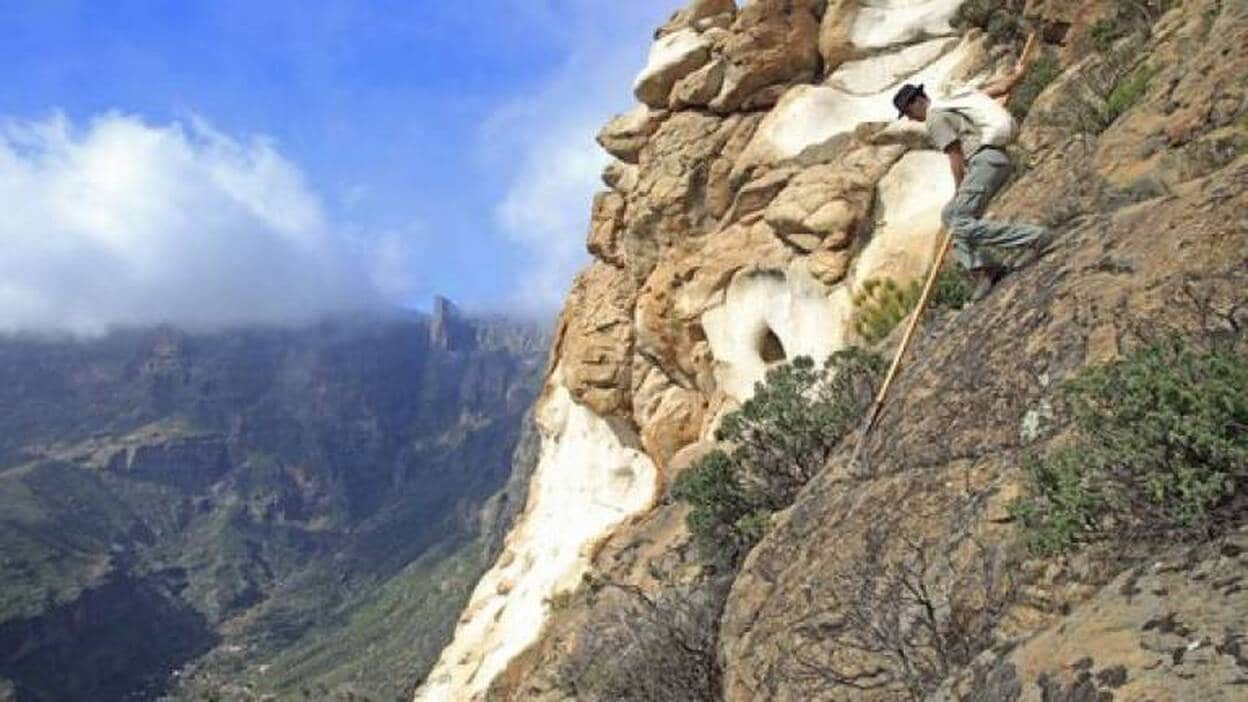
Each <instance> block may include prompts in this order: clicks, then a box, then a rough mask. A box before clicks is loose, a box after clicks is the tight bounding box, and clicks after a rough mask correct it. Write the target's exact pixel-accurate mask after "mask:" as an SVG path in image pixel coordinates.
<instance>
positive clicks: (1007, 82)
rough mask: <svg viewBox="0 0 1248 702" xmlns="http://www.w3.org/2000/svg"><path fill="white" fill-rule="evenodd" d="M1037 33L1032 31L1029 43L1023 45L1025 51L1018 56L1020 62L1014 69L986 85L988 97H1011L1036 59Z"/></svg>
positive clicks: (985, 89)
mask: <svg viewBox="0 0 1248 702" xmlns="http://www.w3.org/2000/svg"><path fill="white" fill-rule="evenodd" d="M1035 49H1036V34H1035V32H1032V34H1031V36H1029V37H1027V43H1026V44H1025V45H1023V53H1022V54H1021V55H1020V56H1019V57H1018V62H1017V63H1015V64H1014V70H1012V71H1010V72H1009V73H1008V74H1006V75H1004V76H1002V77H1001V78H998V79H997V80H994V81H992V82H990V83H988V84H986V85H984V92H985V93H987V94H988V97H992V98H1005V97H1009V95H1010V92H1011V91H1012V90H1014V87H1015V86H1016V85H1018V82H1019V81H1021V80H1022V79H1023V76H1025V75H1027V70H1028V69H1030V68H1031V64H1033V63H1035V61H1036V51H1035Z"/></svg>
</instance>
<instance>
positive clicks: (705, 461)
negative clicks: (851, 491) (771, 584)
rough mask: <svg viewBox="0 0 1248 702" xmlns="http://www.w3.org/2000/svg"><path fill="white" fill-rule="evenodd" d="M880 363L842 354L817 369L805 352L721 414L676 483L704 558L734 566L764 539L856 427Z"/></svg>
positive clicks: (877, 359)
mask: <svg viewBox="0 0 1248 702" xmlns="http://www.w3.org/2000/svg"><path fill="white" fill-rule="evenodd" d="M883 369H884V360H883V359H882V358H880V357H879V356H877V355H875V354H870V353H866V352H863V351H860V350H858V349H848V350H844V351H839V352H837V353H835V354H833V355H832V356H831V357H829V358H828V360H827V362H826V363H825V364H824V365H823V367H822V368H818V367H816V366H815V363H814V361H813V360H811V359H810V358H808V357H799V358H796V359H794V360H793V362H792V363H790V364H786V365H783V366H780V367H777V368H775V369H772V370H771V371H770V372H768V374H767V379H766V382H765V383H759V384H758V385H756V386H755V391H754V397H753V398H752V399H750V400H749V401H747V402H746V403H745V404H743V405H742V406H741V407H740V409H738V410H736V411H734V412H731V413H729V414H728V415H727V416H725V417H724V420H723V422H722V423H721V424H720V427H719V429H718V430H717V431H716V434H715V438H716V439H717V440H719V441H721V442H725V443H726V444H728V448H726V449H720V450H716V451H713V452H711V453H710V454H708V455H707V456H705V457H704V458H702V460H700V461H698V462H697V463H696V464H695V465H694V466H693V467H691V468H690V469H689V470H687V471H686V472H685V473H683V474H682V475H681V476H680V478H679V479H678V480H677V481H676V485H675V486H674V488H673V494H674V496H675V497H677V498H678V499H682V500H685V501H687V502H689V503H690V504H691V505H692V506H693V511H692V512H691V513H690V514H689V518H688V524H689V530H690V532H691V533H692V534H693V536H694V540H695V541H696V542H697V543H698V546H699V549H700V550H701V552H702V554H703V556H704V557H705V558H707V560H710V561H713V562H720V563H728V564H734V563H736V562H737V561H738V559H739V558H740V557H741V556H743V555H744V554H745V553H747V552H748V551H749V549H750V548H751V547H752V546H753V545H754V544H755V543H757V542H758V540H759V539H761V538H762V536H763V534H764V533H765V532H766V529H767V526H768V524H769V522H770V517H771V515H772V513H774V512H776V511H777V510H780V509H784V508H785V507H788V506H789V505H790V504H792V502H793V500H794V498H795V497H796V496H797V492H798V490H800V489H801V488H802V486H803V485H805V484H806V482H807V481H809V480H810V479H811V478H812V477H814V475H815V474H816V473H817V472H818V471H819V470H821V469H822V468H823V466H824V464H825V463H827V460H828V458H829V457H830V456H831V454H832V451H833V450H835V448H836V446H837V444H839V443H840V440H841V438H842V437H844V436H845V434H847V433H849V431H850V430H852V429H853V427H854V426H855V425H856V424H857V422H858V421H859V419H860V418H861V416H862V413H863V412H864V411H865V410H866V408H867V406H868V405H869V403H870V402H871V399H872V397H873V396H874V393H875V383H876V379H877V378H878V377H879V375H880V374H881V372H882V371H883Z"/></svg>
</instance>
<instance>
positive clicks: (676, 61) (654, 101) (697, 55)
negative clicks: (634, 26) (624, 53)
mask: <svg viewBox="0 0 1248 702" xmlns="http://www.w3.org/2000/svg"><path fill="white" fill-rule="evenodd" d="M710 58H711V44H710V42H709V41H708V40H707V39H706V38H705V37H703V36H702V35H701V34H699V33H698V32H697V31H696V30H693V29H681V30H678V31H675V32H672V33H671V34H668V35H666V36H663V37H660V38H659V39H658V40H656V41H655V42H654V46H653V47H651V49H650V59H649V61H648V62H647V63H646V67H645V68H644V69H642V71H641V73H639V74H638V75H637V79H636V81H634V83H633V94H634V95H636V96H637V99H638V100H640V101H641V102H642V103H643V104H645V105H649V106H650V107H654V108H664V107H667V102H668V95H669V94H670V93H671V92H672V86H674V85H676V81H678V80H680V79H681V78H684V77H685V76H687V75H689V74H690V73H693V72H694V71H696V70H698V69H699V68H701V67H702V66H703V65H705V64H706V62H707V61H709V60H710Z"/></svg>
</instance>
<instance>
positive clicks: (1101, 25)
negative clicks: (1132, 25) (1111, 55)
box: [1088, 17, 1130, 53]
mask: <svg viewBox="0 0 1248 702" xmlns="http://www.w3.org/2000/svg"><path fill="white" fill-rule="evenodd" d="M1129 33H1130V29H1128V28H1127V27H1126V25H1124V24H1122V23H1121V22H1119V21H1118V19H1117V18H1109V17H1106V18H1103V19H1099V20H1097V21H1096V22H1094V23H1092V26H1091V27H1089V28H1088V38H1089V39H1091V40H1092V46H1094V47H1096V50H1097V51H1100V52H1101V53H1105V52H1106V51H1109V50H1110V49H1112V48H1113V46H1114V42H1116V41H1118V40H1119V39H1121V38H1123V37H1125V36H1127V34H1129Z"/></svg>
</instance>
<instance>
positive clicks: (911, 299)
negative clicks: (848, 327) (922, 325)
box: [854, 278, 923, 344]
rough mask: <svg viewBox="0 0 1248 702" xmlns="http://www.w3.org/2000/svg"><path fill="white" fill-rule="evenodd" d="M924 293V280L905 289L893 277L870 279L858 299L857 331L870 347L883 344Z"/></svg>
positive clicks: (855, 299) (856, 304) (855, 303)
mask: <svg viewBox="0 0 1248 702" xmlns="http://www.w3.org/2000/svg"><path fill="white" fill-rule="evenodd" d="M922 294H923V280H921V279H915V280H912V281H910V284H909V285H907V286H905V287H904V288H903V287H901V286H900V285H898V284H897V281H895V280H893V279H892V278H884V279H882V280H880V279H874V278H873V279H871V280H868V281H867V282H865V283H863V286H862V291H861V292H859V293H858V294H857V295H855V296H854V307H855V308H856V309H857V312H856V313H855V318H854V331H856V332H858V336H861V337H862V338H863V339H864V340H866V342H867V343H868V344H875V343H878V342H880V341H883V340H884V339H886V338H888V335H889V334H891V333H893V330H894V329H896V328H897V325H898V324H900V323H901V321H902V320H903V319H905V318H906V317H908V316H909V315H910V312H911V311H912V310H914V307H915V305H917V304H918V303H919V297H921V296H922Z"/></svg>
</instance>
